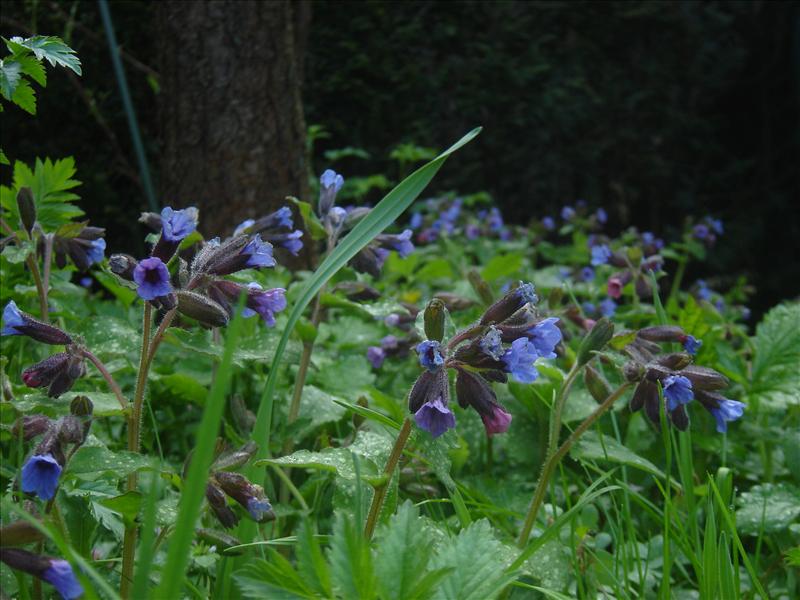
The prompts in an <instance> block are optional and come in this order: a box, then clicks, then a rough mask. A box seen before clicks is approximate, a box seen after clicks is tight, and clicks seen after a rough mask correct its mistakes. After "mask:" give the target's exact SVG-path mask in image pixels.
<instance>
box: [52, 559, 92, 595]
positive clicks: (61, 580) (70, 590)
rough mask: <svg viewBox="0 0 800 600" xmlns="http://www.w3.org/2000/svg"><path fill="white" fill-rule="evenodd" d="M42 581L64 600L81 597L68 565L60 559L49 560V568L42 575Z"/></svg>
mask: <svg viewBox="0 0 800 600" xmlns="http://www.w3.org/2000/svg"><path fill="white" fill-rule="evenodd" d="M42 579H44V580H45V581H46V582H47V583H49V584H50V585H52V586H53V587H54V588H56V590H58V593H59V594H61V597H62V598H64V600H74V599H75V598H80V597H81V596H82V595H83V587H82V586H81V584H80V582H79V581H78V578H77V577H75V573H74V572H73V571H72V567H71V566H70V564H69V563H68V562H67V561H65V560H61V559H60V558H53V559H51V560H50V566H49V567H48V568H47V569H46V570H45V572H44V573H42Z"/></svg>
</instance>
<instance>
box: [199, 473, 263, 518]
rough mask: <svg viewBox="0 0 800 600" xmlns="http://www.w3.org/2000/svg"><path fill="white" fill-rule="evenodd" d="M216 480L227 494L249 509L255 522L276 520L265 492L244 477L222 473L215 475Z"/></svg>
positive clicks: (237, 474)
mask: <svg viewBox="0 0 800 600" xmlns="http://www.w3.org/2000/svg"><path fill="white" fill-rule="evenodd" d="M214 479H215V480H216V481H217V483H219V485H220V487H221V488H222V489H223V490H224V491H225V493H226V494H228V495H229V496H230V497H231V498H233V499H234V500H236V502H238V503H239V504H241V505H242V506H243V507H244V508H245V509H247V512H248V513H249V514H250V516H251V517H252V518H253V520H254V521H258V522H259V523H261V522H263V521H269V520H272V519H274V518H275V513H273V512H272V505H270V503H269V501H267V498H266V496H265V495H264V490H263V489H262V488H261V486H258V485H253V484H252V483H250V481H248V480H247V478H246V477H245V476H244V475H241V474H239V473H230V472H228V471H220V472H218V473H215V474H214Z"/></svg>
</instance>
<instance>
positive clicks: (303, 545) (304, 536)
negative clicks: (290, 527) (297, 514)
mask: <svg viewBox="0 0 800 600" xmlns="http://www.w3.org/2000/svg"><path fill="white" fill-rule="evenodd" d="M297 570H298V572H299V573H300V575H301V576H302V577H303V579H304V580H305V581H306V583H308V585H309V586H311V587H312V588H313V590H314V592H316V593H317V595H318V596H323V597H328V598H329V597H330V596H331V574H330V569H329V568H328V563H327V562H326V561H325V556H324V555H323V553H322V548H321V547H320V543H319V540H318V539H317V536H316V535H315V533H314V528H313V526H312V524H311V521H303V523H302V524H301V525H300V530H299V531H298V533H297Z"/></svg>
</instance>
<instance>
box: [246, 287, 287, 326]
mask: <svg viewBox="0 0 800 600" xmlns="http://www.w3.org/2000/svg"><path fill="white" fill-rule="evenodd" d="M247 287H248V288H250V291H249V292H248V294H247V305H246V306H245V308H244V310H242V316H243V317H252V316H254V315H256V314H259V315H261V318H262V319H264V322H265V323H266V324H267V325H268V326H269V327H272V326H273V325H275V313H276V312H280V311H282V310H283V309H285V308H286V290H284V289H283V288H273V289H271V290H263V288H262V287H261V286H260V285H259V284H257V283H256V282H254V281H253V282H251V283H249V284H247Z"/></svg>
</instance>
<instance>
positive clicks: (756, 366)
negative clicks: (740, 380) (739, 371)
mask: <svg viewBox="0 0 800 600" xmlns="http://www.w3.org/2000/svg"><path fill="white" fill-rule="evenodd" d="M798 323H800V304H781V305H779V306H776V307H775V308H773V309H772V310H771V311H769V312H768V313H767V315H766V316H765V317H764V320H763V321H762V322H761V323H760V324H759V325H758V328H757V329H756V335H755V337H754V338H753V346H754V348H755V355H754V358H753V368H752V376H751V382H752V383H751V386H750V390H749V393H750V395H751V396H756V395H758V396H761V397H763V398H764V399H765V400H766V402H765V403H766V404H767V406H770V405H776V406H777V407H778V408H780V407H784V408H785V405H786V403H788V404H798V403H800V395H798V393H797V390H798V389H800V369H798V368H797V365H798V364H800V327H798V326H797V324H798ZM773 396H774V398H773ZM776 399H777V402H776Z"/></svg>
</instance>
